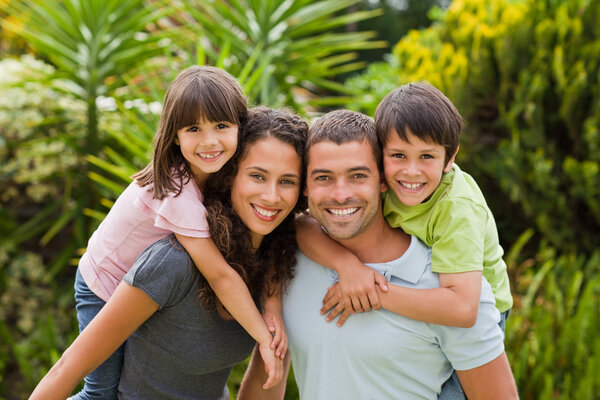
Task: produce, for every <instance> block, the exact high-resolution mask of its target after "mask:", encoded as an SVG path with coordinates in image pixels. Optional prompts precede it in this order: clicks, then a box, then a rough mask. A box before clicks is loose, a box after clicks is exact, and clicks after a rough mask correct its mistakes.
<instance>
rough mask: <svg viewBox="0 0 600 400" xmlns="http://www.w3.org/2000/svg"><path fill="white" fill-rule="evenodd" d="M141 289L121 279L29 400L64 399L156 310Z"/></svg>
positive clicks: (156, 305) (155, 306)
mask: <svg viewBox="0 0 600 400" xmlns="http://www.w3.org/2000/svg"><path fill="white" fill-rule="evenodd" d="M157 309H158V304H156V303H155V302H154V301H153V300H152V299H151V298H150V297H148V296H147V295H146V293H144V292H143V291H142V290H140V289H138V288H136V287H133V286H131V285H129V284H127V283H126V282H121V283H120V284H119V286H118V287H117V290H116V291H115V293H114V294H113V295H112V296H111V298H110V299H109V301H108V302H107V303H106V305H105V306H104V307H103V308H102V310H101V311H100V312H99V313H98V315H96V317H94V319H93V320H92V322H90V324H89V325H88V326H87V327H86V328H85V329H84V330H83V332H81V334H80V335H79V336H78V337H77V339H75V341H74V342H73V344H71V346H69V348H68V349H67V350H65V352H64V353H63V355H62V357H61V358H60V359H59V360H58V362H57V363H56V364H55V365H54V366H53V367H52V368H51V369H50V371H48V373H47V374H46V376H44V378H43V379H42V380H41V381H40V383H39V384H38V385H37V387H36V388H35V390H34V391H33V393H32V394H31V397H30V400H38V399H39V400H54V399H56V400H59V399H60V400H64V399H65V398H67V397H69V396H70V395H71V392H72V391H73V389H75V387H76V386H77V384H78V383H79V382H81V381H82V379H83V378H84V377H86V376H87V375H88V374H89V373H90V372H92V371H93V370H94V369H96V368H97V367H98V366H99V365H100V364H102V363H103V362H104V361H105V360H106V359H107V358H108V357H109V356H110V355H111V354H113V353H114V352H115V351H116V350H117V349H118V348H119V346H120V345H121V344H122V343H123V342H125V340H126V339H127V338H128V337H129V336H130V335H131V334H132V333H133V332H134V331H135V330H136V329H137V328H138V327H139V326H140V325H141V324H142V323H144V321H146V320H147V319H148V318H149V317H150V316H151V315H152V314H154V312H155V311H156V310H157Z"/></svg>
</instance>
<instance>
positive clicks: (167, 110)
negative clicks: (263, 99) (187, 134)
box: [132, 65, 248, 199]
mask: <svg viewBox="0 0 600 400" xmlns="http://www.w3.org/2000/svg"><path fill="white" fill-rule="evenodd" d="M247 113H248V106H247V103H246V98H245V97H244V94H243V93H242V88H241V87H240V85H239V83H238V82H237V81H236V80H235V78H234V77H233V76H231V75H230V74H228V73H227V72H226V71H224V70H222V69H219V68H216V67H211V66H197V65H196V66H192V67H189V68H187V69H185V70H183V71H182V72H181V73H179V75H177V77H176V78H175V80H174V81H173V83H171V86H169V89H167V93H166V95H165V101H164V105H163V110H162V114H161V116H160V122H159V125H158V130H157V131H156V134H155V136H154V150H153V153H152V160H151V161H150V163H149V164H148V165H147V166H146V167H145V168H144V169H142V170H141V171H140V172H138V173H136V174H135V175H133V177H132V178H134V179H136V180H137V181H138V184H139V185H140V186H142V187H143V186H147V185H150V184H154V187H153V196H154V197H155V198H157V199H163V198H164V197H166V196H168V195H169V193H174V194H175V196H177V195H178V194H179V193H181V189H182V186H183V185H184V184H185V183H186V182H187V181H188V180H189V179H190V178H191V177H192V172H191V169H190V167H189V165H188V163H187V162H186V161H185V158H184V157H183V155H182V154H181V149H180V148H179V146H177V144H176V143H175V139H176V138H177V131H178V130H179V129H181V128H184V127H186V126H191V125H195V124H197V123H198V122H200V121H213V122H217V121H225V122H230V123H234V124H236V125H238V126H242V125H243V124H244V123H245V122H246V119H247Z"/></svg>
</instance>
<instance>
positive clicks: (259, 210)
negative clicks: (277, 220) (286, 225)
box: [252, 204, 279, 217]
mask: <svg viewBox="0 0 600 400" xmlns="http://www.w3.org/2000/svg"><path fill="white" fill-rule="evenodd" d="M252 207H253V208H254V209H255V210H256V212H257V213H259V214H260V215H263V216H265V217H272V216H274V215H276V214H277V213H278V212H279V211H268V210H265V209H263V208H259V207H258V206H256V205H254V204H253V205H252Z"/></svg>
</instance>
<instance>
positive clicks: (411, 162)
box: [383, 129, 458, 206]
mask: <svg viewBox="0 0 600 400" xmlns="http://www.w3.org/2000/svg"><path fill="white" fill-rule="evenodd" d="M407 131H408V129H407ZM407 138H408V140H409V141H408V142H406V141H404V140H402V139H401V138H400V137H399V136H398V134H397V133H396V130H395V129H391V130H390V131H389V132H388V139H387V143H386V144H385V146H384V147H383V173H384V176H385V181H386V183H387V184H388V186H389V187H390V188H391V189H392V191H393V192H394V193H395V194H396V196H397V197H398V199H399V200H400V201H401V202H402V203H403V204H405V205H407V206H415V205H417V204H421V203H423V202H425V201H427V200H428V199H429V198H430V197H431V195H432V194H433V192H434V191H435V189H436V188H437V187H438V185H439V184H440V181H441V180H442V173H443V172H446V173H447V172H450V169H451V168H452V163H453V162H454V157H455V156H456V153H454V155H453V156H452V158H451V159H450V160H449V161H448V163H446V164H445V163H444V160H445V158H446V149H445V148H444V146H442V145H440V144H436V143H426V142H423V141H422V140H421V139H419V138H418V137H416V136H415V135H413V134H412V133H411V132H410V131H408V132H407ZM456 151H457V152H458V149H457V150H456Z"/></svg>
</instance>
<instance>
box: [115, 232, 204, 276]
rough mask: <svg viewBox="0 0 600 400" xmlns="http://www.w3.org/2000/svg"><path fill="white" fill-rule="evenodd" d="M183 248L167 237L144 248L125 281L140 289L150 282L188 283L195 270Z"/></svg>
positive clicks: (171, 237) (172, 236)
mask: <svg viewBox="0 0 600 400" xmlns="http://www.w3.org/2000/svg"><path fill="white" fill-rule="evenodd" d="M191 266H192V262H191V258H190V256H189V255H188V253H187V252H186V251H185V249H184V248H183V246H182V245H181V244H180V243H179V242H178V241H177V239H175V236H174V235H169V236H167V237H165V238H163V239H160V240H158V241H157V242H155V243H153V244H151V245H150V246H149V247H148V248H146V249H145V250H144V251H143V252H142V253H141V254H140V255H139V257H138V258H137V260H136V261H135V263H134V265H133V267H132V268H131V270H130V271H129V272H128V273H127V274H126V275H125V281H126V282H127V283H129V284H131V285H133V286H136V287H140V286H143V285H148V284H149V283H150V282H156V283H157V284H159V285H160V284H163V283H164V282H171V283H173V284H178V282H187V281H189V278H190V274H192V273H193V271H194V270H195V268H190V267H191Z"/></svg>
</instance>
